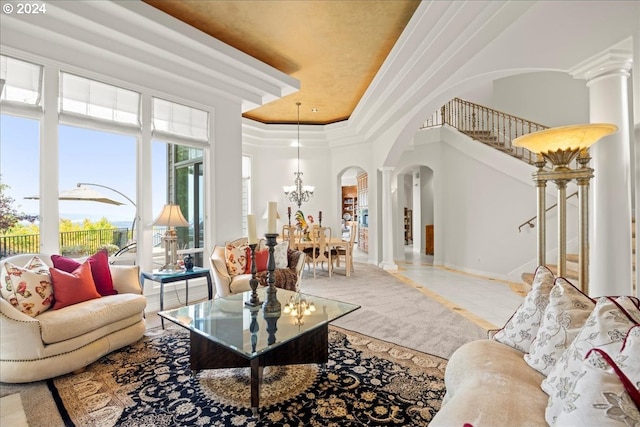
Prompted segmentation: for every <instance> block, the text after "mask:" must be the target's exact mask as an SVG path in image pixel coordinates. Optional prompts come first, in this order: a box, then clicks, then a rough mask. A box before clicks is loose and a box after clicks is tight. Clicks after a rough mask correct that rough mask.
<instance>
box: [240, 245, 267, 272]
mask: <svg viewBox="0 0 640 427" xmlns="http://www.w3.org/2000/svg"><path fill="white" fill-rule="evenodd" d="M255 255H256V269H257V271H267V262H268V261H269V250H268V249H262V250H259V251H258V250H256V254H255ZM246 257H247V266H246V269H245V270H244V273H245V274H251V264H252V262H251V248H250V247H248V246H247V250H246Z"/></svg>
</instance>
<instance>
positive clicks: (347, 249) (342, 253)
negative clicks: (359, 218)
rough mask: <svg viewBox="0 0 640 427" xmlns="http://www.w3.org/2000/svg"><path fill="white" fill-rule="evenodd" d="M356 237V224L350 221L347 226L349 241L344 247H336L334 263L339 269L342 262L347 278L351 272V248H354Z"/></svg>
mask: <svg viewBox="0 0 640 427" xmlns="http://www.w3.org/2000/svg"><path fill="white" fill-rule="evenodd" d="M357 235H358V224H357V223H356V222H355V221H351V225H350V226H349V240H348V242H345V243H346V245H344V246H336V247H335V251H336V255H335V261H336V266H337V267H340V261H341V260H344V265H345V267H344V268H345V275H347V276H349V275H350V274H351V272H352V271H353V247H354V246H355V241H356V236H357ZM347 255H348V256H347Z"/></svg>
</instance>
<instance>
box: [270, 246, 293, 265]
mask: <svg viewBox="0 0 640 427" xmlns="http://www.w3.org/2000/svg"><path fill="white" fill-rule="evenodd" d="M287 249H289V241H287V240H285V241H283V242H280V243H278V244H277V245H276V247H275V248H273V257H274V258H275V260H276V268H289V261H288V260H287Z"/></svg>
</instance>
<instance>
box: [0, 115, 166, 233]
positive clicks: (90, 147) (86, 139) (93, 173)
mask: <svg viewBox="0 0 640 427" xmlns="http://www.w3.org/2000/svg"><path fill="white" fill-rule="evenodd" d="M59 141H60V151H59V161H60V176H59V190H60V191H63V190H70V189H73V188H75V187H76V183H78V182H90V183H95V184H101V185H106V186H108V187H112V188H114V189H116V190H118V191H120V192H122V193H124V194H126V195H127V196H128V197H129V198H131V199H132V200H134V201H135V200H136V185H135V177H136V173H135V171H136V139H135V137H133V136H129V135H120V134H116V133H107V132H102V131H95V130H90V129H84V128H77V127H71V126H63V125H60V126H59ZM39 145H40V136H39V123H38V121H37V120H31V119H25V118H20V117H14V116H9V115H6V114H3V115H1V116H0V175H1V180H2V182H3V183H4V184H8V185H9V186H10V187H11V188H10V189H9V190H8V191H7V192H8V194H9V195H10V196H11V197H13V198H14V199H15V206H16V208H17V210H18V211H22V212H25V213H30V214H37V213H38V211H39V201H38V200H27V199H25V197H27V196H33V195H37V194H38V193H39V191H38V187H39V162H40V158H39V157H40V156H39V152H40V148H39ZM152 165H153V166H152V167H153V186H152V191H153V194H152V198H153V214H154V216H155V215H157V214H158V213H160V211H161V209H162V206H163V205H164V204H165V203H166V145H165V144H164V143H161V142H155V143H154V144H153V163H152ZM91 188H92V189H94V190H96V191H98V192H101V193H102V194H104V195H105V196H107V197H109V198H112V199H115V200H118V201H121V202H123V203H125V204H124V205H121V206H115V205H109V204H104V203H98V202H77V201H60V216H61V217H63V218H70V219H81V218H89V219H92V220H95V219H99V218H101V217H103V216H104V217H107V218H108V219H109V220H111V221H131V220H133V217H134V215H135V207H133V206H132V205H131V204H130V203H129V202H128V201H127V200H126V199H124V198H123V197H122V196H120V195H119V194H117V193H115V192H112V191H110V190H108V189H105V188H101V187H91Z"/></svg>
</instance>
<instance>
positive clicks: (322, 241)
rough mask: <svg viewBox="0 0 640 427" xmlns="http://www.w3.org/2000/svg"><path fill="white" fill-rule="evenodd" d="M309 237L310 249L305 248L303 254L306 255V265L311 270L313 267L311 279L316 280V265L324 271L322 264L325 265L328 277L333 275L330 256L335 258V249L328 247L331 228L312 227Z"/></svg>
mask: <svg viewBox="0 0 640 427" xmlns="http://www.w3.org/2000/svg"><path fill="white" fill-rule="evenodd" d="M309 236H310V237H311V247H307V248H305V249H304V251H303V252H305V254H306V255H307V265H308V266H309V268H311V265H313V278H314V279H315V278H316V271H317V267H318V264H320V268H322V269H324V263H325V262H326V263H327V268H328V270H329V277H331V275H332V274H333V263H332V261H331V259H332V256H336V252H335V249H332V248H331V247H330V245H329V242H330V241H331V228H329V227H313V228H312V229H311V232H310V233H309Z"/></svg>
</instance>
